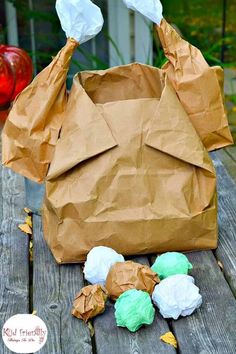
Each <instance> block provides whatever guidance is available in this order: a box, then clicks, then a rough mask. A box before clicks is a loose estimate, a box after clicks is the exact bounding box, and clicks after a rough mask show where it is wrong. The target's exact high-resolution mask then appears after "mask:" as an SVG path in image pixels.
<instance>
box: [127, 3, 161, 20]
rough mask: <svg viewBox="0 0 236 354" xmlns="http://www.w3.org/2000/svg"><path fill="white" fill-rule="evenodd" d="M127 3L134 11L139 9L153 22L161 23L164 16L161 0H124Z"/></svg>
mask: <svg viewBox="0 0 236 354" xmlns="http://www.w3.org/2000/svg"><path fill="white" fill-rule="evenodd" d="M123 1H124V3H125V5H126V6H127V7H128V8H129V9H131V10H134V11H138V12H139V13H141V14H142V15H144V16H146V17H147V18H149V20H151V21H152V22H154V23H156V24H158V25H160V23H161V20H162V18H163V16H162V12H163V7H162V4H161V2H160V1H159V0H145V1H144V0H123Z"/></svg>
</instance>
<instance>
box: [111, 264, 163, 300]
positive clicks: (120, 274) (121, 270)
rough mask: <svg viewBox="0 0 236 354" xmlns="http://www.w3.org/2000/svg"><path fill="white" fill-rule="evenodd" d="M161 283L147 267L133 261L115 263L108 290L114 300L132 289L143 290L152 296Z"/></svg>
mask: <svg viewBox="0 0 236 354" xmlns="http://www.w3.org/2000/svg"><path fill="white" fill-rule="evenodd" d="M159 282H160V279H159V277H158V276H157V274H156V273H155V272H153V271H152V270H151V268H150V267H148V266H147V265H142V264H139V263H135V262H132V261H127V262H118V263H115V264H114V265H113V266H112V268H111V269H110V271H109V273H108V276H107V280H106V289H107V291H108V294H109V297H110V298H111V299H112V300H117V299H118V297H119V296H120V295H121V294H123V293H124V292H125V291H127V290H130V289H137V290H143V291H146V292H148V293H149V294H150V295H151V294H152V293H153V290H154V287H155V286H156V285H157V283H159Z"/></svg>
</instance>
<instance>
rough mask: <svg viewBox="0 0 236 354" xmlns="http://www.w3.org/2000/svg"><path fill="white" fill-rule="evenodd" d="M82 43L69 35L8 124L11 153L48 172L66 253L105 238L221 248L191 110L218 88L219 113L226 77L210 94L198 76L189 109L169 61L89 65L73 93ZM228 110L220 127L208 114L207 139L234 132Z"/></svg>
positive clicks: (7, 151)
mask: <svg viewBox="0 0 236 354" xmlns="http://www.w3.org/2000/svg"><path fill="white" fill-rule="evenodd" d="M166 26H168V25H167V24H166V22H165V21H163V22H162V27H161V28H162V32H163V33H162V34H161V35H162V37H164V39H163V38H162V42H163V41H164V40H165V41H167V40H168V39H169V40H170V38H172V37H170V38H169V32H167V33H165V27H166ZM169 30H170V31H174V30H173V29H171V27H170V28H169ZM174 38H175V36H174ZM181 43H182V44H181ZM185 43H186V42H182V40H178V41H177V40H173V46H172V47H171V48H172V49H173V48H175V46H176V48H178V51H177V52H178V53H179V52H180V49H179V46H182V45H183V48H182V47H181V48H182V50H183V51H184V50H185V47H186V44H185ZM76 45H77V44H76V43H75V42H73V41H72V40H69V41H68V43H67V45H66V46H65V47H64V48H63V49H62V51H61V52H60V53H59V54H58V56H57V57H56V58H54V60H53V61H52V64H50V66H49V67H48V68H46V69H45V70H44V71H43V72H42V73H40V74H39V75H38V77H36V79H35V80H34V81H33V83H32V84H31V85H30V86H29V87H28V88H27V89H26V90H25V91H23V93H22V94H21V95H20V96H19V97H18V99H17V100H16V102H15V103H14V106H13V109H12V111H11V113H10V117H9V120H8V121H7V123H6V126H5V129H4V132H3V163H4V164H5V165H6V166H8V167H10V168H12V169H14V170H15V171H17V172H19V173H21V174H23V175H24V176H26V177H29V178H31V179H33V180H37V181H42V180H43V179H46V197H45V202H44V206H43V229H44V237H45V239H46V241H47V243H48V245H49V247H50V249H51V251H52V253H53V255H54V257H55V259H56V261H57V262H58V263H77V262H81V261H84V260H85V259H86V255H87V253H88V252H89V251H90V250H91V248H93V247H94V246H100V245H102V246H107V247H111V248H113V249H115V250H116V251H117V252H118V253H121V254H123V255H125V256H127V255H141V254H148V253H160V252H165V251H193V250H200V249H213V248H216V246H217V197H216V175H215V170H214V167H213V164H212V161H211V159H210V157H209V155H208V153H207V150H206V148H205V147H204V145H203V144H202V141H201V139H200V136H201V134H200V133H199V129H198V127H196V124H195V123H194V124H193V119H192V113H191V112H195V113H196V111H197V110H198V109H199V105H198V99H197V97H198V96H199V97H202V95H203V96H207V93H208V92H214V97H216V100H214V99H213V98H207V97H206V98H205V99H206V100H207V105H208V107H209V112H210V109H211V114H212V112H213V111H214V107H216V108H217V109H216V112H219V110H220V109H221V108H222V107H223V106H222V100H221V101H219V100H220V99H221V98H220V97H221V96H220V86H219V83H218V80H216V79H215V80H213V79H212V81H211V80H209V82H211V88H210V89H208V90H207V92H206V90H205V86H206V81H204V80H205V79H204V76H202V75H200V74H199V76H198V80H200V81H199V82H200V83H201V85H199V87H202V88H203V91H202V92H200V93H199V92H197V91H196V90H197V89H196V81H195V80H193V81H191V80H189V86H183V87H185V88H183V90H185V94H186V97H188V100H187V101H186V102H189V103H192V108H191V107H189V108H188V109H186V107H185V105H186V102H185V101H184V100H183V98H181V97H182V96H184V95H182V96H181V95H180V94H179V93H178V91H177V94H178V95H176V90H177V86H176V85H175V87H173V86H174V82H173V80H172V76H171V75H170V74H169V71H168V70H166V69H165V68H164V70H162V69H157V68H154V67H151V66H147V65H144V64H137V63H134V64H129V65H124V66H120V67H115V68H111V69H108V70H100V71H88V72H81V73H79V74H78V75H76V76H75V77H74V82H73V86H72V89H71V92H70V94H69V97H68V98H67V95H66V88H65V80H66V73H67V70H68V65H69V60H70V57H71V55H72V53H73V51H74V49H75V47H76ZM188 48H191V46H190V45H189V44H188ZM192 51H193V49H191V50H190V52H188V53H187V54H186V55H188V56H190V57H189V62H191V60H192V59H191V54H192ZM199 55H200V54H199ZM177 63H178V62H177ZM174 64H175V61H174V62H173V64H171V65H172V66H173V65H174ZM169 65H170V64H169ZM190 69H191V70H192V68H191V67H190V68H189V70H190ZM205 69H206V70H205V71H206V72H208V73H209V72H210V73H211V75H212V73H216V74H217V73H218V71H217V70H215V69H214V70H213V71H212V70H210V71H209V68H208V66H207V65H206V64H205ZM176 70H177V69H176ZM181 72H182V71H181ZM218 74H219V73H218ZM214 75H215V74H214ZM185 76H187V78H188V74H187V71H184V76H183V77H182V79H181V80H182V81H183V82H185ZM190 76H191V77H192V76H193V75H192V74H191V75H190ZM214 77H215V76H214ZM219 77H220V76H219ZM201 79H202V80H201ZM187 81H188V80H187ZM197 82H198V81H197ZM191 93H193V95H192V96H191ZM180 96H181V97H180ZM216 101H217V102H218V103H219V102H220V107H221V108H219V109H218V103H217V102H216ZM204 107H205V106H204ZM204 109H205V108H204ZM222 109H223V108H222ZM187 112H188V114H187ZM195 113H194V114H195ZM209 114H210V113H209ZM208 117H209V116H208ZM217 117H218V118H217V119H218V121H219V126H218V127H216V124H215V118H214V119H213V120H210V118H209V119H208V118H207V119H203V117H202V118H201V119H200V120H201V122H202V126H201V127H202V131H203V130H204V131H205V132H206V134H205V133H204V134H205V135H204V136H203V135H202V136H201V137H202V139H203V142H204V143H205V145H206V146H207V148H209V147H210V146H211V148H212V146H215V147H216V146H218V147H219V146H223V145H224V144H228V143H229V140H230V138H229V136H228V138H226V135H224V134H223V133H222V131H223V130H224V129H225V130H224V131H225V132H226V131H228V127H227V121H226V120H225V123H224V124H226V127H225V128H222V129H223V130H222V129H221V126H222V122H223V120H222V117H220V116H219V115H217ZM190 118H191V119H190ZM224 119H226V118H224ZM196 129H197V130H198V132H197V131H196ZM210 131H212V132H213V133H212V134H210V135H211V137H212V139H213V140H212V144H211V138H209V136H210V135H209V132H210ZM216 131H217V133H214V132H216ZM216 140H217V142H216ZM206 142H207V143H206Z"/></svg>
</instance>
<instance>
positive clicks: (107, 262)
mask: <svg viewBox="0 0 236 354" xmlns="http://www.w3.org/2000/svg"><path fill="white" fill-rule="evenodd" d="M124 261H125V260H124V257H123V256H122V255H121V254H118V253H117V252H116V251H114V250H113V249H112V248H109V247H103V246H99V247H94V248H93V249H91V251H90V252H89V253H88V256H87V261H86V262H85V265H84V275H85V279H86V280H88V281H89V282H90V283H91V284H101V285H105V282H106V278H107V275H108V273H109V270H110V268H111V266H113V264H115V263H116V262H124Z"/></svg>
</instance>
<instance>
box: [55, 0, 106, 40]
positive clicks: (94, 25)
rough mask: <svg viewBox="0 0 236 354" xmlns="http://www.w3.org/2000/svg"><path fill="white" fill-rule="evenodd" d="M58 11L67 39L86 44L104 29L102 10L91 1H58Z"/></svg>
mask: <svg viewBox="0 0 236 354" xmlns="http://www.w3.org/2000/svg"><path fill="white" fill-rule="evenodd" d="M56 10H57V14H58V17H59V19H60V22H61V26H62V29H63V30H64V31H65V32H66V36H67V38H69V37H70V38H73V39H75V40H76V41H77V42H79V43H80V44H81V43H84V42H87V41H88V40H89V39H91V38H93V37H95V36H96V35H97V34H98V33H99V32H100V31H101V29H102V26H103V23H104V20H103V16H102V13H101V10H100V8H99V7H98V6H96V5H95V4H93V3H92V1H90V0H57V1H56Z"/></svg>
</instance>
